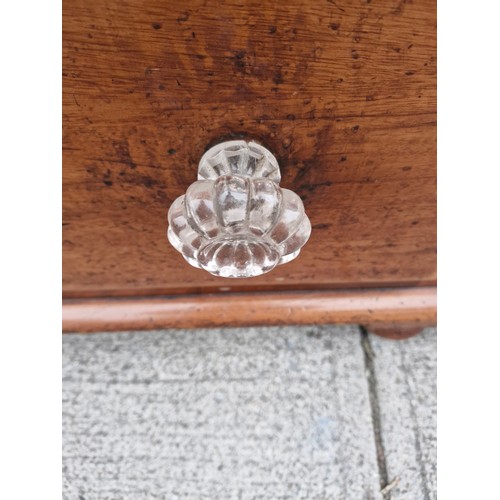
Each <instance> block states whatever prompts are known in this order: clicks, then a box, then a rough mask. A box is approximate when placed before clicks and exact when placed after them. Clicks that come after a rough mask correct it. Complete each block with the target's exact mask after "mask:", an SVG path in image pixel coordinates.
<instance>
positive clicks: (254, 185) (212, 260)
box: [167, 141, 311, 278]
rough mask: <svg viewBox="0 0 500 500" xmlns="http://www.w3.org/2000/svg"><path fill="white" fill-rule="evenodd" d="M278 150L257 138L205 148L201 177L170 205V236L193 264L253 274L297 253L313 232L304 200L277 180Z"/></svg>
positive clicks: (227, 274)
mask: <svg viewBox="0 0 500 500" xmlns="http://www.w3.org/2000/svg"><path fill="white" fill-rule="evenodd" d="M280 180H281V174H280V169H279V166H278V162H277V161H276V158H275V157H274V156H273V155H272V153H271V152H270V151H268V150H267V149H266V148H264V147H263V146H261V145H260V144H257V143H255V142H246V141H228V142H223V143H220V144H218V145H217V146H214V147H213V148H211V149H209V150H208V151H207V152H206V153H205V154H204V155H203V157H202V158H201V160H200V163H199V165H198V180H197V181H196V182H194V183H193V184H191V186H189V188H188V189H187V191H186V194H185V195H182V196H180V197H179V198H177V199H176V200H175V201H174V202H173V203H172V206H171V207H170V210H169V211H168V224H169V227H168V233H167V234H168V239H169V241H170V243H171V244H172V245H173V247H174V248H175V249H176V250H178V251H179V252H180V253H181V254H182V256H183V257H184V258H185V259H186V260H187V261H188V262H189V264H191V265H192V266H194V267H198V268H202V269H205V270H206V271H208V272H209V273H211V274H213V275H215V276H222V277H224V278H250V277H252V276H258V275H260V274H263V273H267V272H269V271H271V270H272V269H274V268H275V267H276V266H277V265H280V264H285V263H286V262H290V261H291V260H293V259H295V258H296V257H297V256H298V255H299V253H300V249H301V248H302V247H303V246H304V244H305V243H306V241H307V240H308V239H309V236H310V234H311V223H310V222H309V218H308V217H307V215H306V214H305V212H304V205H303V203H302V200H301V199H300V198H299V196H297V195H296V194H295V193H294V192H293V191H290V190H288V189H282V188H280V187H279V182H280Z"/></svg>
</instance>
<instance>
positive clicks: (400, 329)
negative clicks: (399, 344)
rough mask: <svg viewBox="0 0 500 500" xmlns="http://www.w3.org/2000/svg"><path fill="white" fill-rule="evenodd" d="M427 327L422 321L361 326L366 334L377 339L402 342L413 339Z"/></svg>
mask: <svg viewBox="0 0 500 500" xmlns="http://www.w3.org/2000/svg"><path fill="white" fill-rule="evenodd" d="M434 325H435V323H434V324H432V325H429V324H427V323H426V322H422V321H411V322H381V323H380V322H379V323H375V324H366V325H363V326H364V328H365V329H366V331H367V332H368V333H373V334H375V335H378V336H379V337H385V338H387V339H391V340H404V339H408V338H410V337H414V336H415V335H418V334H419V333H421V332H422V330H423V329H424V328H425V327H426V326H434Z"/></svg>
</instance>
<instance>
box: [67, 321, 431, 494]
mask: <svg viewBox="0 0 500 500" xmlns="http://www.w3.org/2000/svg"><path fill="white" fill-rule="evenodd" d="M63 377H64V378H63V433H64V434H63V485H64V495H63V497H64V498H65V499H68V500H73V499H74V500H94V499H95V500H107V499H110V500H111V499H112V500H119V499H127V500H129V499H130V500H143V499H144V500H145V499H169V500H170V499H177V498H182V499H211V500H215V499H222V500H229V499H270V500H271V499H272V500H276V499H307V500H311V499H334V500H368V499H374V500H375V499H377V500H386V499H389V498H390V499H392V500H403V499H405V500H420V499H425V500H427V499H435V498H436V331H435V329H427V330H426V331H424V333H423V334H421V335H420V336H417V337H414V338H412V339H409V340H405V341H390V340H385V339H380V338H378V337H374V336H371V335H370V336H366V335H364V334H363V333H362V332H361V331H360V329H359V328H358V327H356V326H307V327H278V328H241V329H224V330H184V331H180V330H177V331H174V330H164V331H155V332H126V333H113V334H109V333H105V334H92V335H78V334H69V335H65V336H64V337H63Z"/></svg>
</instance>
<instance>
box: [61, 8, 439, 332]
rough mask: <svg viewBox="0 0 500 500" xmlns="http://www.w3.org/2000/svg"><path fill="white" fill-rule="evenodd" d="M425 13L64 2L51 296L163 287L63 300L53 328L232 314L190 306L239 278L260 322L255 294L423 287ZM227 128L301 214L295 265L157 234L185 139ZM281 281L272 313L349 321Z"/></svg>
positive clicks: (431, 151)
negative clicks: (193, 261)
mask: <svg viewBox="0 0 500 500" xmlns="http://www.w3.org/2000/svg"><path fill="white" fill-rule="evenodd" d="M435 16H436V6H435V2H434V1H433V0H421V1H413V2H412V1H410V0H377V1H370V0H336V1H335V2H334V1H332V0H329V1H298V0H287V1H286V2H256V1H250V0H234V1H210V0H184V1H166V0H143V1H140V2H139V1H130V0H125V1H123V0H65V1H64V2H63V31H64V33H63V71H64V74H63V85H64V86H63V221H64V222H63V224H64V225H63V293H64V296H65V297H66V298H79V297H113V296H125V297H126V296H131V297H138V296H151V295H169V296H172V297H171V298H169V299H163V298H159V299H158V301H154V300H146V302H143V301H141V300H140V299H136V298H133V299H130V300H129V301H126V300H125V301H124V302H121V301H119V300H117V301H113V300H110V301H104V302H99V303H97V302H92V303H89V304H83V303H80V302H75V303H73V302H69V303H67V305H66V306H65V318H66V320H65V324H66V327H71V328H76V327H77V326H78V325H80V327H81V328H82V329H91V328H92V327H93V326H95V325H96V321H97V320H96V318H100V319H99V321H101V320H102V321H104V320H105V323H102V326H101V327H100V328H102V329H108V328H110V329H112V328H114V327H115V326H116V322H117V315H119V314H123V315H124V318H125V320H124V321H125V324H126V325H127V327H130V328H142V327H146V326H154V325H158V324H169V325H174V326H175V325H179V324H184V325H186V326H195V325H202V324H205V323H204V322H206V323H207V324H208V323H213V324H218V325H220V324H226V322H227V321H229V319H231V320H232V321H236V322H238V320H239V323H238V324H243V323H247V322H249V321H253V320H252V319H251V317H250V316H249V315H248V313H247V312H245V310H244V309H245V308H243V307H240V310H242V312H241V314H242V317H241V318H240V317H239V316H238V315H234V314H233V315H230V314H229V312H227V314H226V313H224V314H223V313H220V315H219V317H218V318H217V317H214V318H212V319H211V317H210V314H209V313H208V312H207V311H208V310H209V309H208V308H209V307H215V306H217V307H218V308H219V307H222V308H223V310H224V311H226V310H227V308H226V309H225V307H226V303H227V302H226V301H228V302H229V303H231V304H233V303H236V304H239V306H242V305H243V303H242V302H241V301H240V302H238V301H239V300H240V299H239V298H238V297H243V296H238V295H234V296H233V295H231V296H228V295H225V293H226V292H228V291H231V292H243V291H250V290H254V291H261V292H262V296H261V298H255V299H252V300H255V301H256V302H253V304H254V305H255V304H259V307H258V308H256V309H255V310H256V312H255V314H256V315H257V318H260V319H262V320H264V319H265V320H266V321H269V322H274V323H276V322H280V321H283V318H282V317H273V316H272V315H271V312H270V311H275V312H276V311H278V310H280V309H279V304H281V305H283V299H282V298H281V297H284V295H283V296H282V295H280V294H279V293H278V294H277V295H266V294H270V293H271V292H272V291H273V290H274V291H276V290H278V291H279V290H287V289H289V290H322V289H325V290H336V289H346V288H367V287H390V286H394V287H402V286H404V287H408V286H417V285H419V286H422V285H434V284H435V282H436V255H435V249H436V234H435V231H436V191H435V184H436V171H435V167H436V26H435V24H436V19H435ZM235 137H249V138H253V139H256V140H257V141H259V142H261V143H262V144H263V145H264V146H266V147H267V148H269V149H270V150H271V151H272V152H274V154H275V155H276V157H277V158H278V161H279V163H280V166H281V170H282V176H283V180H282V183H281V185H282V187H284V188H289V189H292V190H294V191H296V192H297V193H298V194H299V195H300V196H301V197H302V199H303V200H304V204H305V208H306V211H307V214H308V215H309V217H310V219H311V222H312V225H313V231H312V235H311V239H310V241H309V242H308V243H307V244H306V246H305V247H304V249H303V251H302V253H301V255H300V256H299V257H298V258H297V259H296V260H295V261H293V262H292V263H290V264H287V265H284V266H280V267H278V268H276V269H275V270H274V271H272V272H271V273H269V274H266V275H263V276H260V277H257V278H252V279H247V280H229V279H223V278H216V277H214V276H211V275H209V274H208V273H206V272H204V271H201V270H198V269H194V268H192V267H190V266H189V265H188V264H187V263H186V262H185V261H184V260H183V259H182V257H181V255H180V254H178V253H177V252H176V251H175V250H174V249H173V248H171V247H170V245H169V244H168V242H167V239H166V225H167V221H166V215H167V210H168V207H169V206H170V204H171V203H172V201H173V200H174V199H175V198H176V197H177V196H179V195H181V194H183V193H184V192H185V191H186V189H187V187H188V186H189V185H190V184H191V183H192V182H193V181H194V180H195V179H196V171H197V163H198V160H199V159H200V157H201V156H202V154H203V152H204V151H205V150H206V149H207V148H208V147H209V146H211V145H213V144H214V143H217V142H219V141H220V140H222V139H228V138H235ZM423 290H424V291H422V290H420V291H416V292H415V293H417V295H418V294H419V293H424V294H425V290H427V289H426V288H424V289H423ZM209 292H210V293H211V292H214V293H215V292H218V293H219V294H220V296H217V295H213V296H212V295H211V296H209V297H203V298H202V299H200V300H198V301H197V300H196V298H189V297H185V298H182V297H180V298H179V299H178V300H179V302H176V299H175V298H174V297H173V296H175V295H183V294H200V293H202V294H203V293H209ZM297 293H298V295H296V296H294V295H293V294H292V295H291V296H290V297H301V298H300V299H297V298H295V299H293V298H291V299H290V300H292V302H293V306H290V307H291V309H290V311H292V312H291V313H290V317H289V318H288V319H289V320H290V321H298V322H303V321H305V319H307V320H308V321H309V320H314V321H316V320H328V321H330V320H332V319H339V320H340V321H343V320H346V318H348V317H350V318H351V319H350V320H349V321H351V320H352V318H354V316H355V315H351V316H349V314H348V315H347V316H343V315H342V314H340V313H339V312H338V311H335V310H330V309H329V308H330V306H331V304H333V303H335V304H337V300H344V299H337V298H332V297H333V295H335V294H333V295H331V294H332V293H333V292H326V291H325V292H310V293H299V292H297ZM345 293H346V295H345V297H348V296H350V295H349V294H350V293H351V292H349V291H346V292H345ZM352 293H353V295H352V297H357V296H359V294H361V295H363V294H364V293H365V292H357V291H353V292H352ZM398 293H403V291H401V292H398ZM341 296H343V295H341ZM266 297H268V298H269V302H266ZM287 297H288V296H287ZM317 297H319V298H320V299H321V300H320V299H318V300H320V302H319V304H318V305H316V306H315V305H314V303H313V302H314V300H316V298H317ZM335 297H337V296H336V295H335ZM287 300H288V299H287ZM300 300H304V301H305V302H304V304H305V305H304V306H301V305H300ZM360 300H361V299H360ZM332 301H333V302H332ZM335 307H336V306H335ZM343 307H344V306H342V307H341V308H340V310H343ZM177 308H178V309H177ZM361 309H362V308H361V306H360V305H357V306H356V310H358V311H361ZM84 311H85V314H86V313H87V312H88V313H89V314H90V316H89V317H87V318H85V317H84V315H83V312H84ZM131 311H134V312H135V313H136V314H137V319H134V318H132V317H131ZM284 311H285V314H286V308H285V309H284ZM301 311H302V312H301ZM390 311H393V309H390ZM184 314H187V315H188V316H187V318H188V319H183V315H184ZM346 314H347V313H346ZM366 314H367V313H366V311H365V313H363V314H361V313H360V315H359V317H358V316H356V318H357V319H359V321H362V320H363V321H367V322H369V321H370V319H369V317H368V316H366ZM388 314H389V316H390V314H393V313H392V312H391V313H388ZM403 316H404V315H403ZM150 317H152V318H153V319H152V323H151V324H150V323H149V321H150V320H149V318H150ZM252 317H253V316H252ZM260 319H259V321H260ZM400 319H404V318H400Z"/></svg>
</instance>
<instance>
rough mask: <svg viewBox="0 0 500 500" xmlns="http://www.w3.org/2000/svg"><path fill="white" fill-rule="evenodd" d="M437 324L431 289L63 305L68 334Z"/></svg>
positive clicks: (114, 300) (88, 301)
mask: <svg viewBox="0 0 500 500" xmlns="http://www.w3.org/2000/svg"><path fill="white" fill-rule="evenodd" d="M435 322H436V290H435V288H432V287H414V288H408V289H397V290H394V289H365V290H338V291H334V292H306V293H304V292H281V293H275V292H274V293H261V292H258V293H255V292H254V293H237V294H232V293H231V294H220V293H219V294H207V295H204V296H203V297H202V298H200V297H199V296H197V295H193V296H170V297H145V298H111V299H68V300H66V301H65V302H64V306H63V330H64V331H65V332H93V331H112V330H141V329H145V330H148V329H154V328H197V327H233V326H234V327H236V326H250V325H283V324H325V323H356V324H364V325H367V324H369V325H370V327H369V328H368V329H369V330H370V331H372V330H373V331H374V332H375V333H380V334H382V335H383V334H384V332H379V331H377V327H380V326H382V328H384V327H386V326H387V325H390V326H392V328H393V330H394V328H397V326H398V325H401V326H402V328H403V329H404V328H405V327H407V326H408V325H411V326H412V327H413V328H415V327H418V328H419V330H421V329H422V328H423V327H425V326H431V325H434V324H435ZM390 333H391V332H389V334H390ZM414 333H416V332H414Z"/></svg>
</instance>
